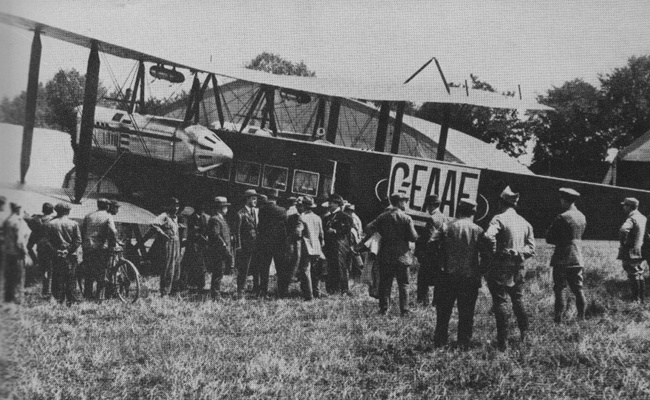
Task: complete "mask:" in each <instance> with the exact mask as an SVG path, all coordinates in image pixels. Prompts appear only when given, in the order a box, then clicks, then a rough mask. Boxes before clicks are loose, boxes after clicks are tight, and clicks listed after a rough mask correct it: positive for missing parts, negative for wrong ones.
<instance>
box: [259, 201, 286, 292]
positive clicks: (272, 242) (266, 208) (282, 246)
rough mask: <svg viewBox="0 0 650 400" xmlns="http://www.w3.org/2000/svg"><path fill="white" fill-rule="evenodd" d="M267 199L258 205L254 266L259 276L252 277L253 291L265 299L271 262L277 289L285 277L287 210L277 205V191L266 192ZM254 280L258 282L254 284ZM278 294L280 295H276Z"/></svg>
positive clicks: (282, 283)
mask: <svg viewBox="0 0 650 400" xmlns="http://www.w3.org/2000/svg"><path fill="white" fill-rule="evenodd" d="M265 197H266V198H267V199H266V201H264V203H260V212H259V222H258V225H257V230H258V238H257V244H258V250H257V252H258V259H257V263H256V265H255V267H256V268H258V271H257V272H258V273H259V276H258V277H257V279H256V278H255V277H254V291H255V288H257V289H258V290H257V292H258V295H259V296H260V297H261V298H265V297H266V296H267V295H268V290H269V271H270V269H271V261H273V262H274V263H275V270H276V272H277V278H278V288H280V287H281V286H283V285H284V283H285V279H288V278H287V276H288V274H287V271H286V270H287V267H286V260H285V258H286V254H285V253H286V249H287V210H285V209H284V208H282V207H280V206H278V205H277V200H278V191H277V190H276V189H271V190H269V191H268V192H267V194H266V196H265ZM256 280H258V281H259V283H258V284H256V282H255V281H256ZM278 294H280V293H278Z"/></svg>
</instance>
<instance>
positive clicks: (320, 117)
mask: <svg viewBox="0 0 650 400" xmlns="http://www.w3.org/2000/svg"><path fill="white" fill-rule="evenodd" d="M323 125H325V99H324V98H323V97H319V98H318V109H317V111H316V121H314V131H313V132H312V134H311V135H312V137H316V134H317V133H318V130H319V129H320V128H322V127H323Z"/></svg>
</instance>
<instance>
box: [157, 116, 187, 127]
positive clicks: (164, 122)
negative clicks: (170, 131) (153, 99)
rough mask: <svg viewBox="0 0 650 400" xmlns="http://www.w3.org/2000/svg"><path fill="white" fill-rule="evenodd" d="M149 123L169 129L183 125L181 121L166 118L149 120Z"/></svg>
mask: <svg viewBox="0 0 650 400" xmlns="http://www.w3.org/2000/svg"><path fill="white" fill-rule="evenodd" d="M151 122H153V123H156V124H160V125H163V126H167V127H170V128H178V127H180V126H181V124H182V123H183V121H177V120H175V119H167V118H151Z"/></svg>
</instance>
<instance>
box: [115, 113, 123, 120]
mask: <svg viewBox="0 0 650 400" xmlns="http://www.w3.org/2000/svg"><path fill="white" fill-rule="evenodd" d="M123 116H124V114H122V113H117V114H115V115H114V116H113V121H114V122H120V120H121V119H122V117H123Z"/></svg>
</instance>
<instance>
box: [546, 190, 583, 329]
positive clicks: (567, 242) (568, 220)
mask: <svg viewBox="0 0 650 400" xmlns="http://www.w3.org/2000/svg"><path fill="white" fill-rule="evenodd" d="M579 197H580V193H578V192H576V191H575V190H573V189H570V188H561V189H560V205H561V206H562V209H563V210H564V211H563V212H562V213H561V214H559V215H558V216H557V217H556V218H555V220H553V223H552V224H551V226H550V227H549V228H548V231H547V232H546V243H548V244H554V245H555V251H554V252H553V256H552V257H551V267H553V291H554V292H555V322H556V323H560V322H562V313H563V312H564V307H565V302H564V295H563V293H562V292H563V291H564V288H565V287H567V284H568V285H569V288H570V289H571V291H572V292H573V294H574V295H575V296H576V308H577V309H578V319H582V318H584V316H585V294H584V291H583V290H582V281H583V276H582V270H583V268H584V258H583V256H582V243H581V242H582V235H583V233H584V232H585V228H586V227H587V220H586V218H585V216H584V214H583V213H581V212H580V210H578V209H577V208H576V206H575V202H576V200H578V198H579Z"/></svg>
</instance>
